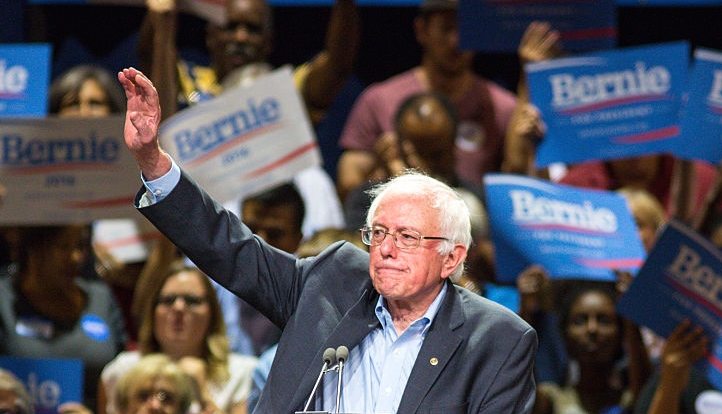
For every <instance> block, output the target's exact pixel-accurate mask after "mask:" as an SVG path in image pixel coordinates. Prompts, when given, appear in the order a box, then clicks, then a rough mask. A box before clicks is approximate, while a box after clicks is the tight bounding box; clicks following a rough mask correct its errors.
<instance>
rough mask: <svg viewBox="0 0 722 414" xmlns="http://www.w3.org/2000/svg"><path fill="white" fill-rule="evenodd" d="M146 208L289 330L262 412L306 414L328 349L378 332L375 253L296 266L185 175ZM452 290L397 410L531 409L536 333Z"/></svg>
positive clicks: (225, 281)
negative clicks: (371, 263)
mask: <svg viewBox="0 0 722 414" xmlns="http://www.w3.org/2000/svg"><path fill="white" fill-rule="evenodd" d="M143 191H144V189H141V192H140V193H139V194H138V197H140V196H141V195H142V193H143ZM136 205H137V200H136ZM140 211H141V212H142V213H143V214H144V215H145V216H146V217H147V218H148V219H149V220H150V221H151V222H153V224H155V225H156V227H158V228H159V229H160V230H161V231H162V232H163V233H164V234H166V235H167V236H168V237H169V238H170V240H172V241H173V242H174V243H175V244H176V245H177V246H178V247H179V248H180V249H181V250H182V251H183V252H184V253H185V254H186V255H188V257H189V258H190V259H191V260H193V262H194V263H195V264H196V265H198V266H199V267H200V268H201V269H202V270H203V271H205V272H206V273H207V274H208V275H210V276H211V277H213V278H214V279H216V280H217V281H218V282H219V283H221V284H222V285H223V286H225V287H226V288H228V289H229V290H231V291H232V292H234V293H236V294H237V295H239V296H240V297H241V298H243V299H244V300H246V301H247V302H248V303H250V304H251V305H253V306H254V307H256V308H257V309H258V310H259V311H260V312H261V313H263V314H264V315H266V316H267V317H268V318H269V319H270V320H272V321H273V322H274V323H276V324H277V325H278V326H279V327H280V328H281V329H282V330H283V335H282V336H281V341H280V343H279V348H278V352H277V354H276V359H275V361H274V362H273V367H272V368H271V373H270V375H269V378H268V382H267V384H266V387H265V389H264V390H263V395H262V396H261V400H260V402H259V404H258V407H257V408H256V411H255V412H257V413H269V414H287V413H292V412H294V411H295V410H300V409H302V408H303V405H304V403H305V400H306V399H307V398H308V395H309V393H310V392H311V389H312V388H313V384H314V382H315V380H316V377H317V375H318V372H319V370H320V368H321V364H322V353H323V351H324V350H325V349H326V348H328V347H333V348H336V347H338V346H339V345H346V346H347V347H348V348H349V349H352V348H353V347H354V346H356V345H357V344H359V343H360V342H361V341H362V340H363V338H364V337H365V336H366V335H367V334H368V333H369V332H370V331H371V330H372V329H375V328H377V327H379V326H380V324H379V322H378V320H377V318H376V315H375V313H374V306H375V304H376V301H377V299H378V296H379V294H378V293H377V292H376V291H375V290H374V288H373V285H372V284H371V281H370V278H369V274H368V254H367V253H366V252H365V251H363V250H361V249H359V248H358V247H356V246H354V245H352V244H350V243H346V242H338V243H335V244H333V245H331V246H330V247H329V248H327V249H326V250H325V251H324V252H322V253H321V254H320V255H318V256H316V257H313V258H307V259H296V258H295V257H293V256H292V255H290V254H288V253H285V252H282V251H280V250H277V249H275V248H273V247H271V246H269V245H268V244H266V243H265V242H264V241H263V240H262V239H260V238H258V237H256V236H254V235H253V234H251V233H250V231H249V230H248V228H247V227H246V226H245V225H243V224H242V223H241V222H240V221H239V220H238V218H237V217H236V216H235V215H233V214H231V213H229V212H227V211H225V210H224V209H223V208H222V207H221V206H220V205H219V204H217V203H215V202H214V201H213V200H212V199H211V198H210V197H209V196H208V195H207V194H205V193H204V192H203V191H202V190H201V189H200V188H199V187H198V186H197V185H196V184H195V183H193V182H192V181H191V180H190V179H189V178H188V177H187V176H185V175H183V177H182V178H181V181H180V182H179V183H178V186H177V187H176V188H174V189H173V191H172V192H171V193H170V194H169V195H168V197H166V198H165V199H164V200H163V201H161V202H159V203H156V204H154V205H152V206H149V207H144V208H141V209H140ZM448 287H449V291H448V294H447V295H446V296H445V298H444V301H443V302H442V304H441V306H440V308H439V313H438V314H437V316H436V318H435V319H434V322H433V324H432V326H431V327H430V329H429V331H428V334H427V336H426V338H425V340H424V343H423V345H422V347H421V350H420V351H419V355H418V357H417V358H416V363H415V364H414V367H413V369H412V371H411V374H410V377H409V380H408V383H407V385H406V388H405V390H404V394H403V397H402V399H401V403H400V406H399V411H398V412H399V413H439V414H453V413H489V414H507V413H509V414H511V413H527V412H530V411H531V407H532V404H533V401H534V392H535V386H534V380H533V376H532V365H533V361H534V355H535V353H536V347H537V337H536V332H535V331H534V330H533V329H532V328H531V327H530V326H529V325H527V324H526V323H525V322H524V321H523V320H521V319H520V318H519V317H518V316H517V315H515V314H514V313H512V312H510V311H508V310H507V309H506V308H504V307H502V306H500V305H497V304H495V303H493V302H491V301H488V300H486V299H484V298H482V297H480V296H478V295H476V294H474V293H471V292H469V291H467V290H465V289H463V288H460V287H457V286H454V285H452V284H451V283H450V282H449V286H448Z"/></svg>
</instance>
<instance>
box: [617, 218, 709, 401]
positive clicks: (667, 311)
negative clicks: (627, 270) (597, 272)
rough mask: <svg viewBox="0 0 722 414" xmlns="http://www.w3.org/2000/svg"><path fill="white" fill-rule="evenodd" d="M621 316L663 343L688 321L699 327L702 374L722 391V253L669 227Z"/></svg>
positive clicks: (680, 226) (622, 300)
mask: <svg viewBox="0 0 722 414" xmlns="http://www.w3.org/2000/svg"><path fill="white" fill-rule="evenodd" d="M617 310H618V311H619V313H620V314H622V315H624V316H625V317H627V318H629V319H631V320H633V321H634V322H636V323H638V324H640V325H643V326H646V327H648V328H650V329H652V330H653V331H654V332H655V333H657V334H658V335H660V336H662V337H665V338H666V337H667V336H669V334H670V333H672V330H674V328H675V326H677V325H678V324H679V323H680V322H681V321H683V320H685V319H688V320H690V321H691V322H692V323H693V324H696V325H699V326H701V327H702V328H703V329H704V330H705V332H706V334H707V336H708V338H709V341H710V346H709V351H710V353H709V355H707V358H706V359H704V360H703V361H702V362H701V363H700V368H701V369H703V370H704V371H705V372H706V374H707V377H708V379H709V380H710V382H711V383H712V384H713V385H714V386H715V387H716V388H718V389H722V338H721V337H720V334H721V333H722V252H720V250H719V249H718V248H717V247H716V246H714V245H713V244H712V243H711V242H709V241H708V240H706V239H705V238H704V237H702V236H700V235H699V234H698V233H696V232H694V231H693V230H691V229H690V228H688V227H686V226H685V225H683V224H682V223H679V222H677V221H675V220H672V221H670V222H669V223H668V224H667V226H666V227H665V228H664V230H663V231H662V233H661V234H660V235H659V237H658V239H657V241H656V243H655V245H654V248H653V249H652V251H650V252H649V257H647V260H646V261H645V262H644V265H643V266H642V268H641V269H640V270H639V273H638V274H637V276H636V277H635V279H634V281H633V282H632V284H631V285H630V286H629V289H628V290H627V292H626V293H625V294H624V295H623V296H622V297H621V298H620V299H619V302H618V304H617Z"/></svg>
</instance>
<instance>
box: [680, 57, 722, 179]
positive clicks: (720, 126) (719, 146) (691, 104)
mask: <svg viewBox="0 0 722 414" xmlns="http://www.w3.org/2000/svg"><path fill="white" fill-rule="evenodd" d="M681 123H682V138H683V139H682V140H680V141H681V142H680V145H678V148H677V149H675V151H674V152H675V154H677V155H679V156H680V157H682V158H687V159H696V160H702V161H707V162H710V163H712V164H715V165H717V163H719V162H720V161H721V160H722V52H718V51H713V50H709V49H697V50H695V53H694V66H693V68H692V71H691V74H690V77H689V95H688V98H687V102H686V104H685V106H684V108H683V110H682V121H681Z"/></svg>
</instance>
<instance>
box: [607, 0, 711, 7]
mask: <svg viewBox="0 0 722 414" xmlns="http://www.w3.org/2000/svg"><path fill="white" fill-rule="evenodd" d="M616 2H617V5H618V6H715V5H722V0H616Z"/></svg>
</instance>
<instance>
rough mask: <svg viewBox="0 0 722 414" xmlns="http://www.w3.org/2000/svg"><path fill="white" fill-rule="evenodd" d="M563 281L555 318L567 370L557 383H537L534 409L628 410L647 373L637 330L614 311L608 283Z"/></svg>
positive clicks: (615, 412)
mask: <svg viewBox="0 0 722 414" xmlns="http://www.w3.org/2000/svg"><path fill="white" fill-rule="evenodd" d="M569 283H570V284H572V286H571V287H570V288H569V290H567V291H566V293H565V294H564V296H563V300H562V302H561V309H560V313H559V316H560V318H559V319H560V320H559V322H560V327H561V331H562V334H563V336H564V340H565V344H566V348H567V353H568V355H569V359H570V361H571V367H570V373H569V376H568V378H567V381H566V384H565V385H563V386H560V385H558V384H556V383H540V384H539V386H538V389H537V401H536V405H535V410H534V412H535V413H555V414H561V413H575V414H583V413H595V414H596V413H605V414H621V413H629V412H631V409H632V407H633V405H634V402H635V400H636V398H637V396H638V394H639V391H640V389H641V387H642V385H643V384H644V381H645V380H646V376H647V375H648V371H649V369H648V366H649V361H648V359H647V358H646V353H645V352H644V345H643V343H642V340H641V335H640V334H639V330H638V329H637V328H636V326H633V325H632V324H631V323H630V322H628V321H626V320H624V319H623V318H622V317H621V316H619V315H618V314H617V312H616V298H617V292H616V290H615V289H614V286H613V285H610V284H605V283H602V282H588V281H569Z"/></svg>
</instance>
